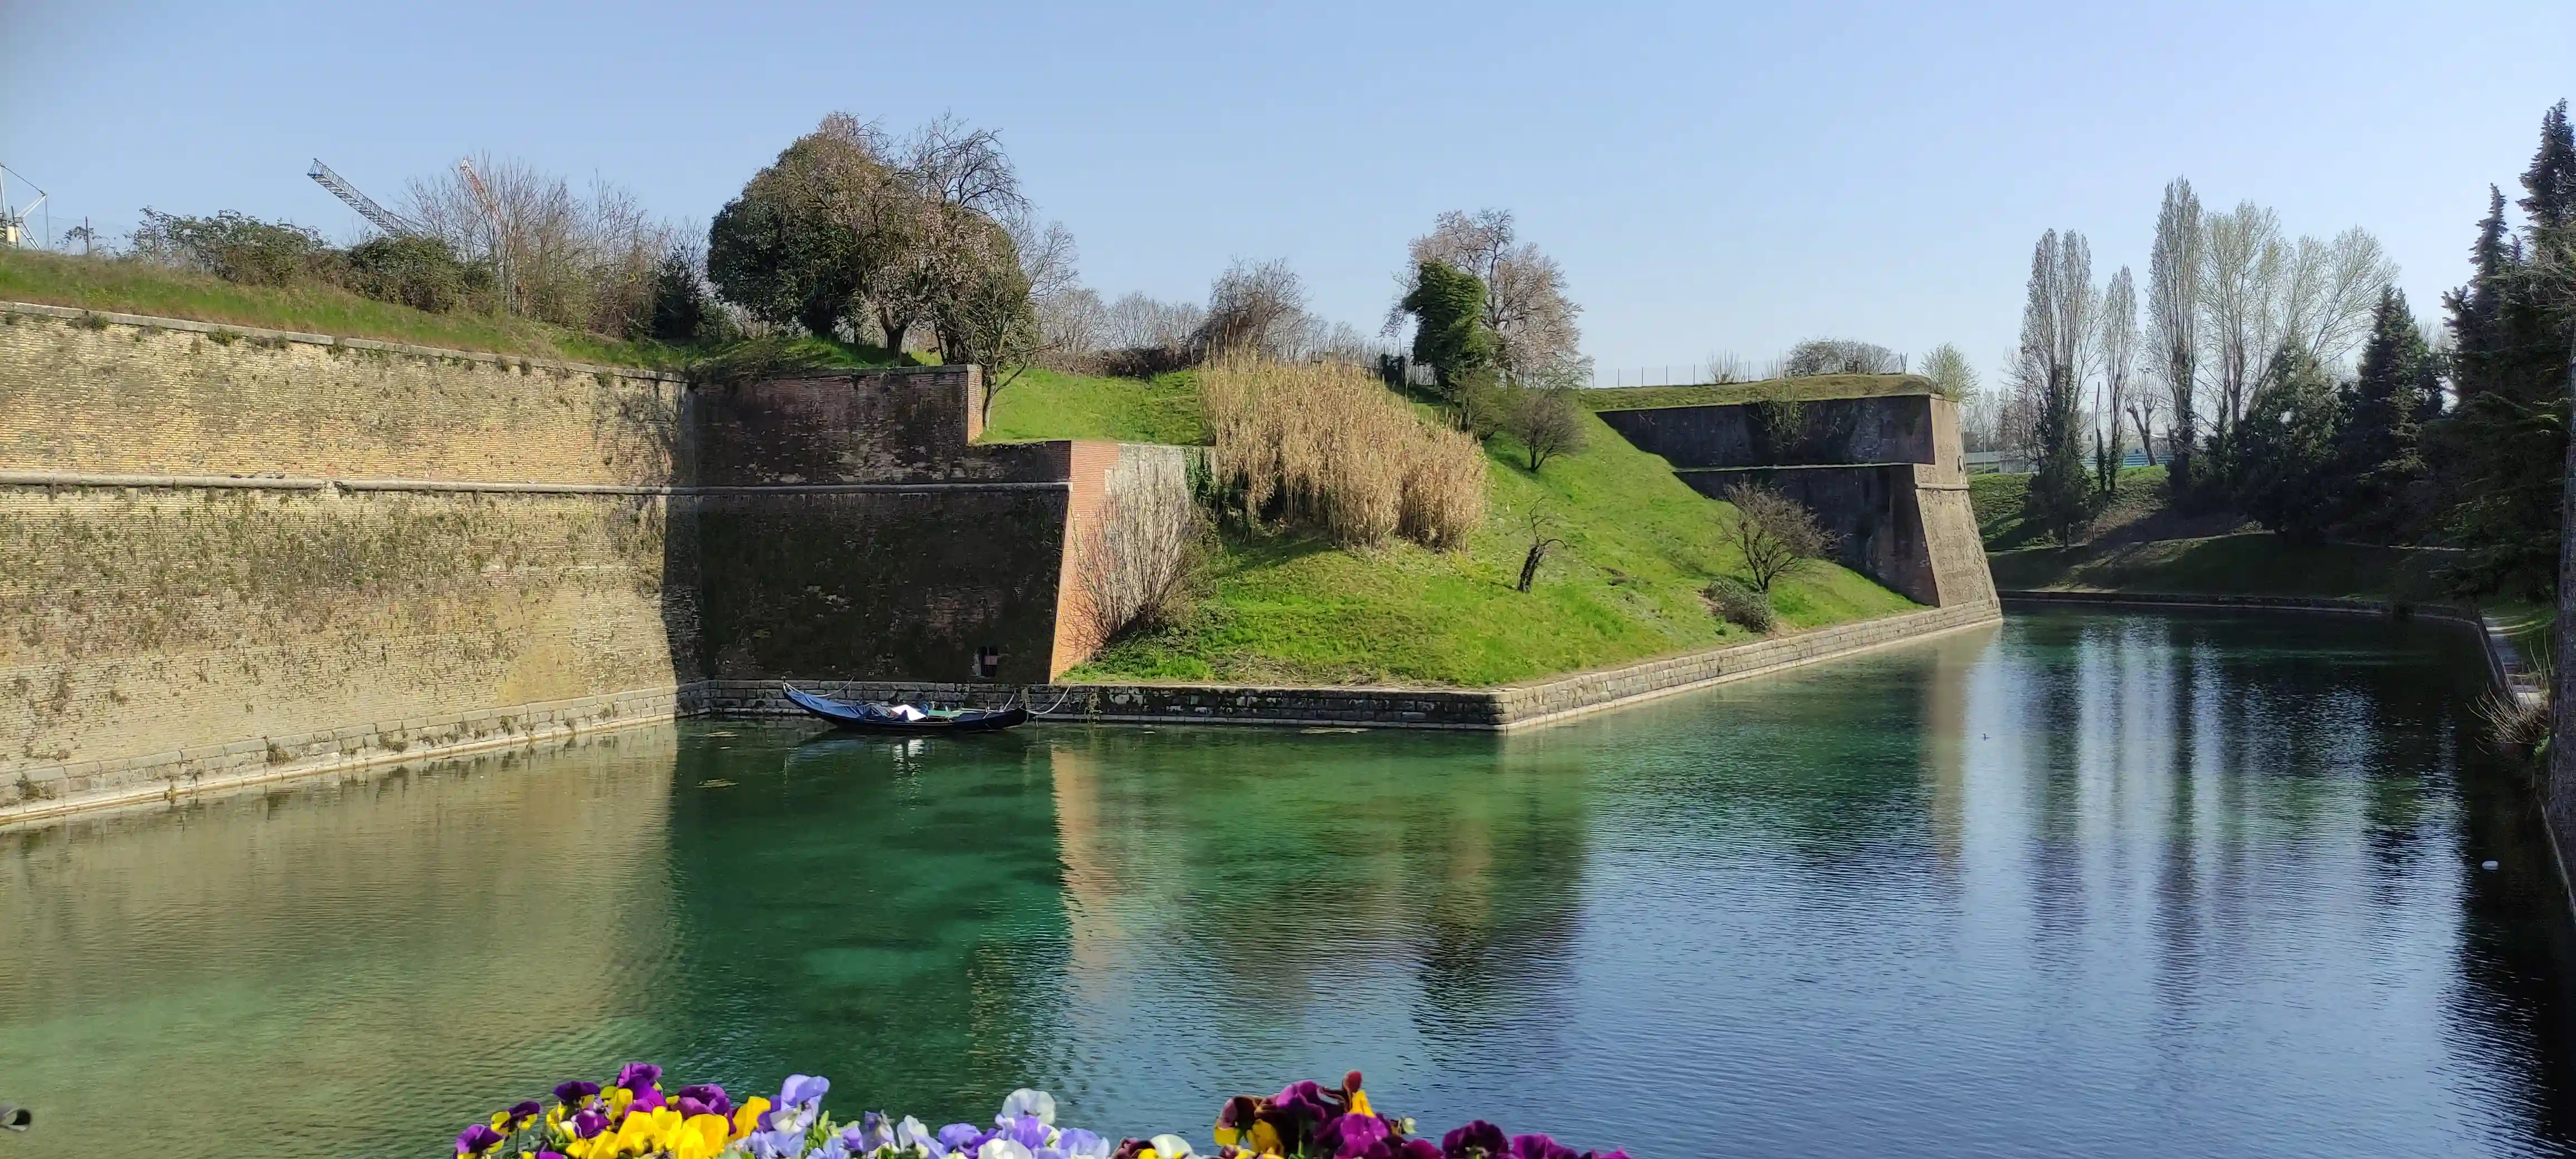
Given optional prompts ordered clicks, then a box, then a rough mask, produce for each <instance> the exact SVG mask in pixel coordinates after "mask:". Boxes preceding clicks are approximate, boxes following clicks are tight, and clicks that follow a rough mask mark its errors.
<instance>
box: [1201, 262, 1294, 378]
mask: <svg viewBox="0 0 2576 1159" xmlns="http://www.w3.org/2000/svg"><path fill="white" fill-rule="evenodd" d="M1307 328H1308V318H1307V315H1306V284H1305V283H1304V282H1303V281H1301V280H1299V279H1298V277H1297V271H1295V270H1292V269H1289V268H1288V261H1287V259H1285V258H1275V259H1272V260H1270V261H1266V262H1260V263H1253V262H1248V261H1244V260H1242V259H1239V258H1238V259H1236V261H1235V263H1234V264H1233V265H1231V266H1228V267H1226V271H1225V272H1224V273H1223V274H1219V275H1218V276H1217V279H1216V284H1215V285H1213V286H1211V287H1209V289H1208V307H1207V317H1206V319H1205V320H1204V321H1202V322H1201V323H1200V324H1199V332H1198V335H1197V340H1196V344H1197V346H1198V347H1199V348H1200V350H1201V351H1202V352H1203V354H1204V356H1205V357H1209V358H1221V357H1224V356H1226V355H1229V354H1238V353H1253V354H1259V355H1261V356H1262V357H1265V358H1274V359H1288V358H1294V357H1296V356H1297V355H1298V354H1299V353H1301V352H1302V350H1303V349H1304V346H1305V344H1306V338H1307Z"/></svg>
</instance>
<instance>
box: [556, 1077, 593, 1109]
mask: <svg viewBox="0 0 2576 1159" xmlns="http://www.w3.org/2000/svg"><path fill="white" fill-rule="evenodd" d="M598 1093H599V1084H598V1083H586V1082H583V1081H581V1080H580V1079H574V1080H573V1081H571V1082H568V1083H557V1084H555V1097H556V1098H558V1099H561V1100H563V1105H564V1106H566V1107H577V1106H580V1105H581V1104H582V1103H583V1102H584V1101H585V1100H588V1099H589V1098H590V1097H591V1096H592V1095H596V1094H598Z"/></svg>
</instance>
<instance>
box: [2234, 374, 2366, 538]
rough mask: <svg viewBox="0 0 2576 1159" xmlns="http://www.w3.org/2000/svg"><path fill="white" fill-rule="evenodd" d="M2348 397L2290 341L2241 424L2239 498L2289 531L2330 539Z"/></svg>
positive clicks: (2262, 518) (2271, 523)
mask: <svg viewBox="0 0 2576 1159" xmlns="http://www.w3.org/2000/svg"><path fill="white" fill-rule="evenodd" d="M2342 425H2343V399H2342V398H2341V397H2340V396H2339V395H2338V394H2337V392H2336V390H2335V384H2334V379H2333V378H2332V376H2330V375H2328V374H2327V373H2326V370H2325V368H2324V367H2323V366H2320V365H2318V363H2317V360H2316V358H2315V357H2314V356H2313V355H2310V354H2309V353H2308V352H2307V351H2306V350H2304V349H2301V348H2300V347H2299V346H2298V345H2297V344H2296V343H2290V342H2284V343H2282V344H2281V345H2280V347H2279V348H2278V349H2276V350H2275V351H2273V353H2272V357H2271V359H2270V361H2269V362H2267V363H2266V364H2265V365H2264V370H2263V378H2262V380H2261V382H2260V383H2259V384H2258V385H2257V386H2256V387H2255V388H2254V397H2253V399H2252V401H2251V402H2249V403H2248V404H2247V405H2246V408H2245V420H2244V425H2243V426H2242V427H2240V428H2239V429H2238V444H2237V446H2238V449H2237V455H2236V461H2235V466H2236V504H2237V507H2238V509H2240V510H2242V511H2244V512H2245V513H2246V514H2248V515H2251V516H2253V517H2254V518H2255V519H2256V520H2258V521H2260V522H2261V523H2262V524H2263V526H2265V527H2268V528H2271V529H2272V530H2274V531H2277V532H2280V533H2281V534H2282V535H2283V536H2284V537H2286V538H2291V539H2301V540H2316V539H2320V538H2323V537H2324V535H2325V532H2326V527H2327V525H2328V524H2329V523H2330V522H2331V521H2332V520H2333V518H2334V516H2335V514H2336V512H2337V507H2338V503H2337V496H2336V494H2335V491H2336V487H2335V470H2334V468H2335V449H2336V442H2337V438H2336V436H2337V432H2338V430H2339V428H2340V427H2341V426H2342Z"/></svg>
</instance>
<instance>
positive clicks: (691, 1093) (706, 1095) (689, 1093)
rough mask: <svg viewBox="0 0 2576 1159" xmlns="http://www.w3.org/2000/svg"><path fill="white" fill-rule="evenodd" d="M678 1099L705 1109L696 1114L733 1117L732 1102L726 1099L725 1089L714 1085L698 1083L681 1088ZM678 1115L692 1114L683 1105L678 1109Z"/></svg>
mask: <svg viewBox="0 0 2576 1159" xmlns="http://www.w3.org/2000/svg"><path fill="white" fill-rule="evenodd" d="M680 1099H681V1100H682V1102H683V1103H686V1102H688V1101H692V1100H694V1101H695V1102H696V1103H697V1104H698V1105H699V1106H701V1107H704V1108H705V1110H704V1111H702V1112H696V1113H701V1114H709V1115H722V1116H724V1117H726V1118H732V1117H733V1100H732V1099H729V1098H726V1097H725V1089H724V1088H723V1087H720V1086H717V1085H716V1084H714V1083H698V1084H696V1085H694V1086H685V1087H681V1088H680ZM680 1113H681V1114H684V1115H686V1114H691V1113H692V1112H691V1111H690V1110H689V1109H688V1108H687V1107H686V1106H685V1105H684V1106H682V1107H681V1108H680Z"/></svg>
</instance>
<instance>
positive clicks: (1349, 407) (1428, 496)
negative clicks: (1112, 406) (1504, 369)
mask: <svg viewBox="0 0 2576 1159" xmlns="http://www.w3.org/2000/svg"><path fill="white" fill-rule="evenodd" d="M1199 388H1200V391H1201V394H1202V395H1203V397H1204V400H1205V405H1206V410H1207V421H1208V427H1209V431H1210V433H1211V434H1213V435H1214V436H1215V438H1214V442H1215V444H1216V445H1215V448H1214V450H1213V451H1212V452H1211V456H1210V459H1211V462H1210V466H1211V469H1212V472H1213V474H1214V476H1215V482H1216V486H1217V488H1218V490H1219V491H1221V492H1222V493H1224V494H1227V495H1230V496H1234V497H1236V500H1237V501H1239V502H1240V503H1241V504H1242V510H1243V513H1244V514H1245V515H1246V516H1247V517H1248V518H1250V519H1254V520H1259V519H1278V520H1281V521H1284V522H1288V523H1291V524H1296V525H1300V526H1305V527H1311V528H1314V529H1315V530H1317V531H1320V532H1322V533H1324V534H1325V535H1326V536H1328V537H1330V538H1331V539H1333V540H1334V541H1335V542H1337V543H1341V544H1343V545H1345V546H1352V547H1364V546H1370V545H1374V544H1379V543H1383V542H1385V541H1386V540H1387V539H1388V538H1389V537H1391V536H1394V535H1397V534H1402V535H1403V536H1404V537H1405V538H1407V539H1411V540H1413V541H1415V542H1417V543H1421V544H1423V545H1424V546H1426V547H1432V548H1436V549H1443V550H1445V549H1449V548H1454V547H1457V546H1459V545H1462V544H1464V543H1465V542H1466V540H1467V536H1468V535H1469V534H1470V533H1471V532H1472V531H1473V530H1474V529H1475V527H1476V525H1477V524H1478V523H1480V522H1481V521H1482V520H1483V519H1484V514H1485V460H1484V455H1483V453H1482V451H1481V449H1480V448H1479V447H1478V445H1477V443H1476V441H1475V440H1474V439H1472V438H1469V437H1468V436H1466V435H1464V434H1460V433H1458V432H1456V431H1449V430H1443V429H1441V428H1439V427H1436V426H1433V425H1432V424H1429V423H1425V422H1424V421H1422V419H1421V418H1420V417H1419V416H1418V415H1416V414H1415V413H1414V411H1413V408H1412V407H1411V406H1410V405H1408V404H1406V403H1405V402H1404V400H1403V399H1401V398H1398V397H1396V396H1395V395H1394V394H1393V393H1391V392H1389V391H1388V390H1387V389H1386V388H1385V386H1384V385H1382V384H1381V383H1379V381H1378V380H1377V378H1376V376H1375V375H1373V374H1371V373H1370V372H1368V371H1367V370H1364V369H1362V368H1360V367H1357V366H1352V365H1348V364H1345V363H1335V362H1323V363H1304V364H1293V365H1292V364H1285V363H1278V362H1270V361H1264V360H1260V359H1256V358H1250V357H1245V356H1240V355H1238V356H1232V357H1227V358H1223V359H1219V360H1218V361H1216V362H1214V363H1212V364H1210V365H1209V366H1208V367H1207V368H1206V369H1205V370H1203V371H1202V372H1201V373H1200V376H1199Z"/></svg>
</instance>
